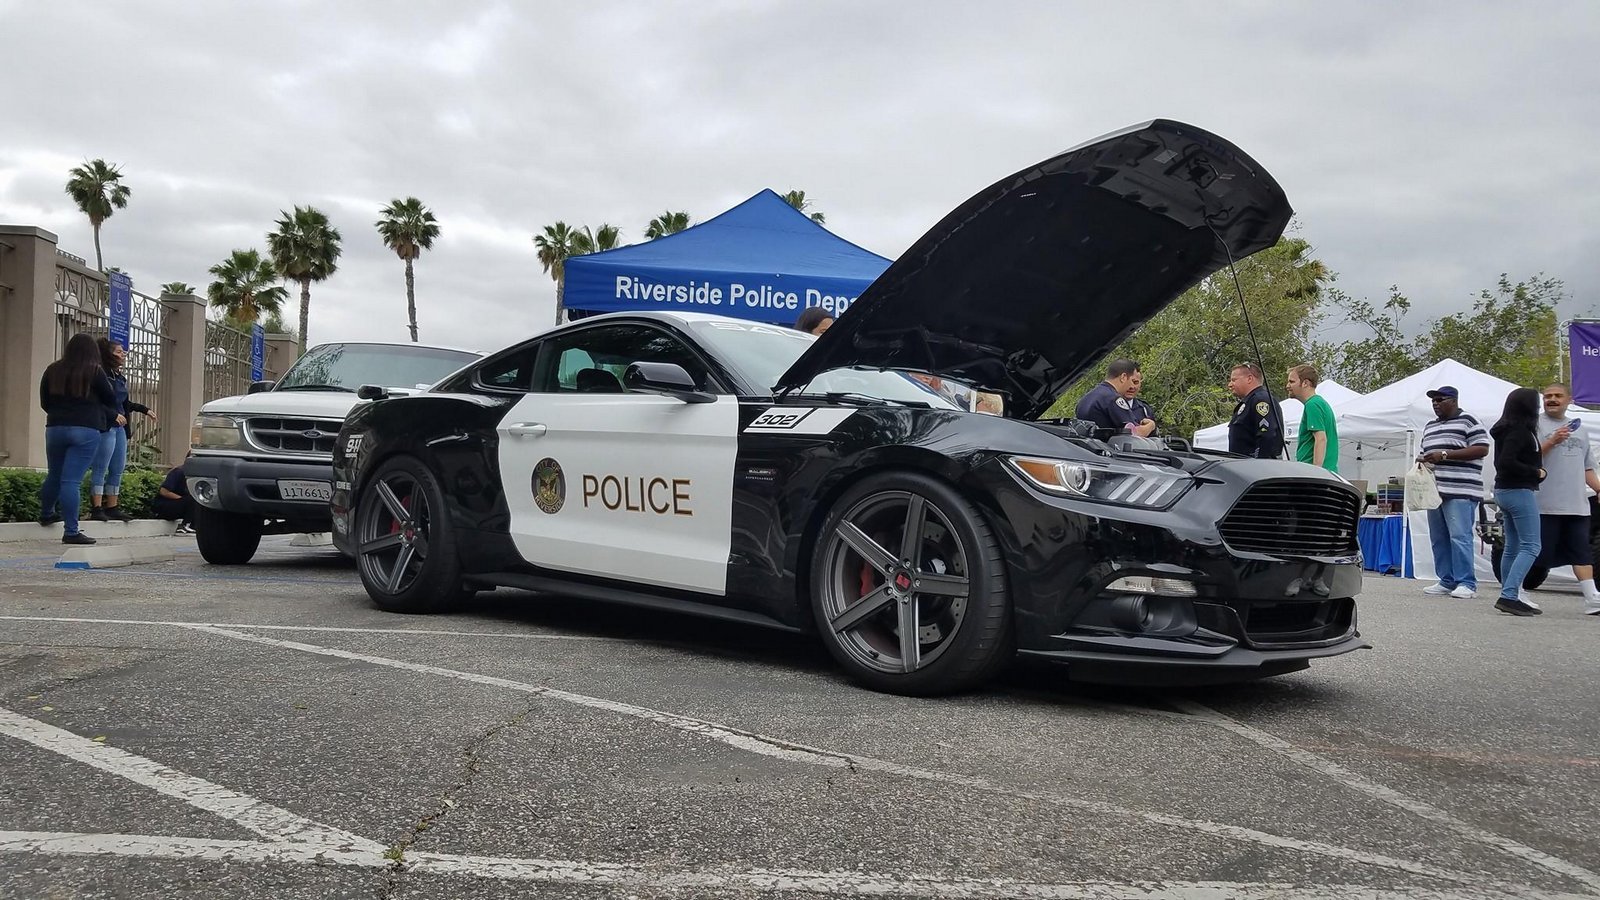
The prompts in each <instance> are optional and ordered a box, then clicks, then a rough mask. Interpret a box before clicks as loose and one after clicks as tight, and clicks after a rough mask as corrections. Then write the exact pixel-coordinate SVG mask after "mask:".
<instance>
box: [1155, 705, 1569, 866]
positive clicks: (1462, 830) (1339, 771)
mask: <svg viewBox="0 0 1600 900" xmlns="http://www.w3.org/2000/svg"><path fill="white" fill-rule="evenodd" d="M1170 702H1171V703H1172V705H1174V706H1176V707H1177V708H1179V709H1181V710H1183V711H1184V712H1186V713H1188V714H1190V715H1192V716H1195V717H1197V718H1199V719H1201V720H1203V721H1205V722H1206V723H1208V724H1211V725H1215V726H1216V727H1218V728H1221V729H1223V730H1224V731H1228V732H1231V733H1233V734H1236V735H1238V736H1240V737H1242V738H1244V739H1246V740H1248V741H1251V742H1253V743H1256V744H1259V745H1261V746H1262V747H1265V748H1267V749H1268V750H1271V751H1272V752H1274V753H1277V754H1279V755H1280V756H1283V757H1285V758H1286V759H1289V760H1291V761H1293V762H1295V763H1298V764H1300V765H1302V766H1305V767H1306V768H1308V769H1310V770H1311V771H1313V772H1316V773H1318V774H1320V775H1324V776H1326V777H1328V778H1331V779H1333V780H1334V781H1337V782H1339V783H1340V784H1342V785H1344V786H1345V787H1347V788H1350V789H1351V790H1353V791H1357V792H1359V793H1362V794H1366V795H1367V796H1368V797H1371V798H1373V799H1374V800H1381V801H1383V802H1384V803H1387V804H1389V805H1391V806H1395V807H1398V808H1400V809H1403V810H1405V811H1406V812H1409V813H1411V814H1412V815H1415V816H1419V817H1421V818H1424V819H1427V820H1428V821H1430V822H1437V823H1438V824H1440V825H1443V826H1445V827H1446V828H1449V829H1451V830H1452V831H1454V832H1456V833H1457V834H1459V835H1461V836H1462V837H1465V838H1467V839H1469V840H1471V841H1474V842H1477V843H1480V844H1485V845H1487V846H1490V847H1493V848H1495V849H1496V850H1500V851H1501V852H1503V853H1509V854H1510V855H1512V856H1515V857H1517V858H1518V859H1521V860H1523V861H1525V862H1529V863H1532V864H1533V865H1536V866H1539V867H1540V868H1543V869H1548V870H1549V871H1551V872H1556V873H1559V874H1561V875H1565V876H1567V877H1568V878H1571V879H1573V880H1574V881H1578V882H1581V883H1582V884H1584V885H1585V886H1587V887H1589V888H1590V889H1592V890H1596V891H1600V875H1597V874H1595V873H1594V872H1591V871H1589V870H1588V869H1585V868H1584V867H1582V866H1580V865H1577V864H1575V863H1570V862H1567V861H1566V860H1564V859H1561V858H1560V857H1556V856H1551V855H1550V854H1548V853H1545V852H1544V851H1543V850H1536V849H1534V848H1533V847H1529V846H1528V845H1526V844H1523V843H1519V842H1517V841H1514V840H1512V839H1511V838H1508V837H1504V836H1502V835H1498V834H1495V833H1494V832H1492V831H1486V830H1484V829H1482V828H1479V827H1478V826H1476V825H1473V824H1472V823H1470V822H1466V821H1463V820H1461V819H1458V818H1456V817H1455V816H1452V815H1451V814H1449V813H1447V812H1445V811H1444V810H1442V809H1440V808H1438V807H1437V806H1434V805H1432V804H1430V803H1425V802H1423V801H1421V800H1417V799H1414V798H1412V797H1408V796H1406V795H1405V794H1402V793H1400V792H1399V791H1397V790H1395V789H1393V788H1390V787H1386V786H1384V785H1381V784H1378V783H1377V782H1375V781H1370V780H1368V779H1367V778H1365V777H1363V776H1361V775H1358V774H1356V773H1355V772H1352V771H1350V770H1349V769H1346V768H1345V767H1344V766H1341V765H1339V764H1338V763H1336V762H1334V761H1332V760H1330V759H1326V758H1324V757H1321V756H1318V755H1317V754H1315V753H1312V752H1311V751H1310V750H1304V749H1301V748H1300V747H1296V746H1294V745H1293V744H1291V743H1289V742H1288V741H1285V740H1283V739H1281V738H1278V737H1275V736H1273V735H1271V734H1268V733H1267V732H1265V731H1262V730H1261V729H1259V728H1256V727H1254V726H1252V725H1246V724H1245V723H1243V722H1240V721H1239V720H1237V719H1234V718H1231V717H1229V716H1226V715H1224V714H1222V713H1220V712H1217V711H1216V710H1214V709H1212V708H1211V707H1209V706H1204V705H1201V704H1199V703H1195V702H1193V701H1191V700H1183V699H1180V698H1172V700H1171V701H1170Z"/></svg>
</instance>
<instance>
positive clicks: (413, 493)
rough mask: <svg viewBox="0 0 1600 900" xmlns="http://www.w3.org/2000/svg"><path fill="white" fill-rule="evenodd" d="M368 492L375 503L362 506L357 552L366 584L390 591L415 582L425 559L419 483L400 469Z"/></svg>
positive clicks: (426, 515) (427, 524)
mask: <svg viewBox="0 0 1600 900" xmlns="http://www.w3.org/2000/svg"><path fill="white" fill-rule="evenodd" d="M372 496H374V497H376V498H377V500H378V501H379V502H378V503H376V504H370V503H369V504H368V507H367V508H366V509H363V510H362V513H361V527H360V530H359V532H358V534H357V538H358V540H359V544H358V545H357V555H358V558H359V560H360V565H361V572H362V575H363V576H364V577H365V578H366V579H367V582H368V583H369V584H371V585H374V586H376V587H378V588H380V589H381V590H382V591H383V592H384V593H386V594H390V595H394V594H398V593H400V592H401V591H403V590H405V589H406V588H408V587H410V586H411V585H412V584H413V583H415V581H416V580H417V578H418V577H420V576H421V574H422V569H423V566H424V565H426V563H427V559H428V537H429V534H430V530H431V525H432V519H431V517H430V513H431V510H430V509H429V508H428V498H427V494H426V492H425V491H423V490H422V486H421V485H420V484H418V483H417V480H416V479H415V478H413V477H412V476H411V475H409V474H407V473H406V472H403V471H395V472H390V473H388V474H386V475H384V476H383V477H382V478H380V479H379V480H378V481H377V482H376V483H375V484H374V485H373V490H372Z"/></svg>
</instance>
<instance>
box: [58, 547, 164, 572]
mask: <svg viewBox="0 0 1600 900" xmlns="http://www.w3.org/2000/svg"><path fill="white" fill-rule="evenodd" d="M176 556H177V554H176V553H173V552H172V551H171V550H166V549H163V548H160V547H138V546H133V547H102V546H99V545H96V546H93V547H73V548H71V549H69V550H68V551H67V552H65V553H63V554H61V558H60V559H59V560H56V568H58V569H120V568H122V567H123V566H133V565H141V564H145V563H158V562H171V561H172V560H173V559H174V558H175V557H176Z"/></svg>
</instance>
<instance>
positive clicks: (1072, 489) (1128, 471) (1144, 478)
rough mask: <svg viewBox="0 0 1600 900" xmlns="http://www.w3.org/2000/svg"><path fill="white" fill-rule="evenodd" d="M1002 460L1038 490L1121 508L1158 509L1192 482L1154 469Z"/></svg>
mask: <svg viewBox="0 0 1600 900" xmlns="http://www.w3.org/2000/svg"><path fill="white" fill-rule="evenodd" d="M1006 461H1007V462H1009V463H1010V464H1011V465H1012V467H1013V468H1015V469H1016V470H1017V471H1018V472H1020V473H1022V476H1023V477H1024V478H1026V479H1028V481H1029V482H1031V483H1032V484H1033V485H1034V486H1035V487H1037V488H1039V489H1040V490H1045V491H1049V492H1051V493H1053V494H1062V495H1065V496H1068V497H1083V498H1085V499H1087V500H1099V501H1102V502H1105V503H1120V504H1122V505H1124V506H1142V507H1147V508H1150V509H1162V508H1165V507H1166V506H1168V505H1170V504H1171V503H1172V501H1174V500H1176V499H1178V497H1179V495H1181V494H1182V493H1183V492H1184V491H1186V490H1188V489H1189V485H1191V484H1193V483H1194V479H1192V478H1190V477H1189V476H1188V475H1184V474H1182V473H1174V472H1171V471H1169V470H1166V469H1162V468H1159V467H1156V466H1141V465H1138V464H1107V463H1100V462H1093V463H1088V462H1067V461H1066V460H1060V459H1039V458H1037V457H1032V456H1009V457H1006Z"/></svg>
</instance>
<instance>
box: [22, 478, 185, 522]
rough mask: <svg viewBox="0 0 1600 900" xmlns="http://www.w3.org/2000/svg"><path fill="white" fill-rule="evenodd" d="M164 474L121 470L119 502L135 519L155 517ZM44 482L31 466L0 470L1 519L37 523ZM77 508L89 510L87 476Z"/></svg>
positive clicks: (84, 511)
mask: <svg viewBox="0 0 1600 900" xmlns="http://www.w3.org/2000/svg"><path fill="white" fill-rule="evenodd" d="M166 477H167V473H166V471H165V470H157V469H152V468H147V467H145V466H138V467H133V468H129V469H128V470H127V471H125V472H123V473H122V493H121V494H119V495H118V498H117V499H118V502H119V505H121V506H122V508H123V509H126V510H127V511H128V514H129V515H131V516H133V517H134V518H138V519H148V518H152V517H153V516H154V513H153V512H152V511H151V509H150V506H151V504H152V503H153V502H154V501H155V499H156V491H157V489H158V488H160V487H161V482H162V480H163V479H165V478H166ZM43 483H44V473H43V472H36V471H34V470H33V469H0V522H36V521H38V519H39V485H41V484H43ZM79 494H80V505H79V509H80V510H82V511H83V513H84V514H85V515H87V514H88V511H89V479H88V478H87V477H85V478H84V480H83V487H82V488H81V489H80V491H79Z"/></svg>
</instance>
